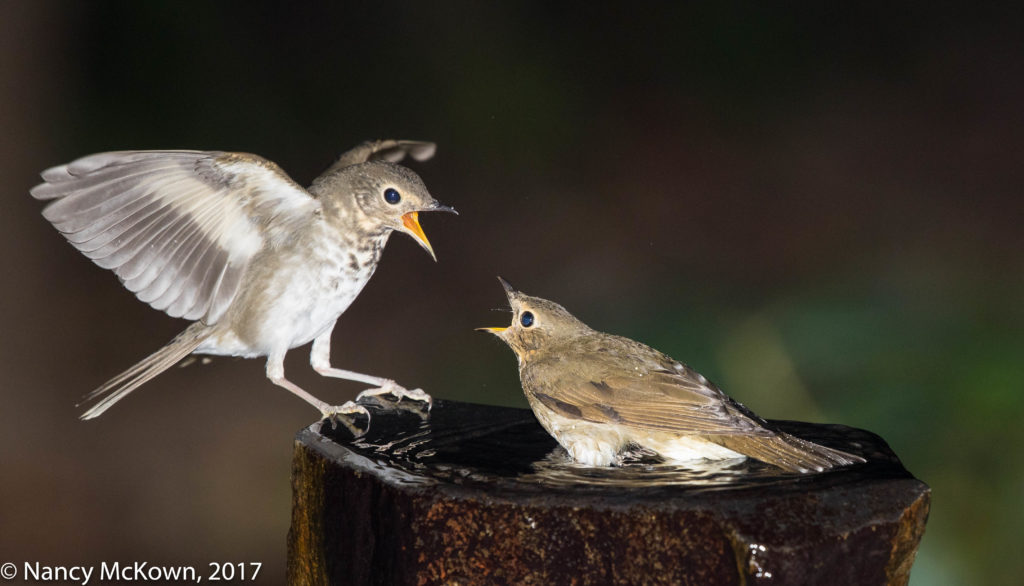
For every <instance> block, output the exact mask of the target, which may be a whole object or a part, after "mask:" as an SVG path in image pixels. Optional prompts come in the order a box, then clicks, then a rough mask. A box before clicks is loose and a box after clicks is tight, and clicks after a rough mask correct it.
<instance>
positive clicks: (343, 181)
mask: <svg viewBox="0 0 1024 586" xmlns="http://www.w3.org/2000/svg"><path fill="white" fill-rule="evenodd" d="M309 192H310V193H312V194H313V195H314V196H315V197H316V198H317V199H319V200H320V201H321V203H322V205H323V208H324V213H325V214H326V215H327V216H328V217H330V216H331V215H332V214H333V215H346V214H349V213H351V212H353V211H354V212H355V213H356V216H357V217H356V220H357V221H358V223H359V225H360V226H362V227H363V228H364V229H366V230H367V231H369V232H371V233H372V232H379V233H384V234H386V233H389V232H391V231H392V230H395V231H398V232H404V233H406V234H408V235H410V236H412V237H413V238H414V239H415V240H416V241H417V242H419V244H420V246H422V247H423V248H424V249H426V251H427V252H428V253H430V256H431V257H432V258H433V259H434V260H437V256H435V255H434V249H433V248H432V247H431V246H430V241H429V240H427V236H426V234H424V233H423V228H421V227H420V222H419V212H451V213H457V212H456V211H455V210H454V209H453V208H450V207H448V206H445V205H441V204H440V203H439V202H438V201H437V200H436V199H434V197H433V196H431V195H430V192H429V191H427V186H426V185H424V184H423V180H422V179H420V177H419V175H417V174H416V173H414V172H413V171H412V170H411V169H409V168H407V167H403V166H401V165H396V164H395V163H390V162H387V161H381V160H370V161H366V162H364V163H358V164H355V165H349V166H347V167H341V168H336V167H332V168H331V169H329V170H328V171H327V172H326V173H324V174H323V175H321V176H320V177H318V178H317V179H316V180H315V181H313V185H311V186H310V188H309ZM353 204H354V205H353Z"/></svg>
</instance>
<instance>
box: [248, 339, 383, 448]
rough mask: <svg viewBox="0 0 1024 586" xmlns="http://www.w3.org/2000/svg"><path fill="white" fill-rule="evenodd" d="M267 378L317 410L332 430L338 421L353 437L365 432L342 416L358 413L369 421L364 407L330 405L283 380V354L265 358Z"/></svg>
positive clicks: (350, 402) (349, 403) (349, 404)
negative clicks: (328, 422)
mask: <svg viewBox="0 0 1024 586" xmlns="http://www.w3.org/2000/svg"><path fill="white" fill-rule="evenodd" d="M267 378H269V379H270V382H272V383H274V384H275V385H277V386H279V387H283V388H285V389H288V390H289V391H290V392H291V393H292V394H294V395H295V396H297V397H299V398H300V399H302V400H304V401H306V402H307V403H309V404H310V405H312V406H314V407H316V408H317V409H319V410H320V414H321V415H322V416H323V418H324V419H326V420H328V421H330V422H331V428H332V429H334V428H336V427H337V424H338V422H339V421H340V422H341V423H342V425H344V426H345V427H346V428H348V430H349V431H351V432H352V434H353V435H355V436H360V435H363V433H365V430H360V429H359V428H357V427H356V426H355V425H354V424H353V423H352V422H351V421H349V418H348V417H344V416H345V415H350V414H354V413H358V414H360V415H363V416H365V417H366V418H367V420H369V418H370V412H369V411H367V410H366V407H363V406H362V405H357V404H356V403H355V402H353V401H347V402H346V403H345V404H344V405H330V404H328V403H325V402H323V401H321V400H320V399H317V398H316V397H314V396H313V395H311V394H309V393H307V392H306V391H304V390H303V389H302V387H300V386H299V385H297V384H295V383H293V382H292V381H290V380H288V379H286V378H284V354H280V355H272V356H269V357H267Z"/></svg>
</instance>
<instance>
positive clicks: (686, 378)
mask: <svg viewBox="0 0 1024 586" xmlns="http://www.w3.org/2000/svg"><path fill="white" fill-rule="evenodd" d="M620 340H622V341H624V342H629V343H630V345H629V346H627V348H629V350H627V351H626V352H622V353H618V352H615V351H614V350H612V349H609V348H592V349H588V350H587V351H581V349H579V348H578V349H576V351H574V352H572V353H571V356H572V360H571V362H570V361H568V360H565V361H563V360H561V359H560V357H559V356H558V353H552V355H553V356H554V358H549V359H542V360H539V361H531V362H528V363H527V364H526V365H525V366H524V368H523V371H522V376H523V386H524V387H526V388H528V392H530V393H531V394H532V395H533V396H534V398H535V399H537V400H538V401H540V402H541V403H543V404H544V405H545V406H547V407H548V408H549V409H552V410H553V411H555V412H556V413H558V414H560V415H562V416H565V417H568V418H570V419H581V420H585V421H590V422H595V423H614V424H618V425H626V426H629V427H636V428H645V429H660V430H664V431H670V432H675V433H681V434H695V435H717V434H733V435H735V434H751V435H761V434H767V435H771V434H772V433H773V432H771V431H769V430H768V429H766V428H765V427H764V426H763V425H764V421H763V420H761V419H760V418H759V417H757V416H756V415H754V414H753V413H751V412H750V411H749V410H748V409H746V408H745V407H744V406H743V405H741V404H739V403H736V402H735V401H733V400H732V399H730V398H729V397H728V396H726V395H725V394H724V393H723V392H722V391H721V390H719V389H718V387H716V386H715V385H714V384H712V383H711V382H709V381H708V380H707V379H705V378H704V377H703V376H701V375H700V374H698V373H697V372H696V371H694V370H693V369H691V368H689V367H688V366H686V365H685V364H682V363H680V362H677V361H675V360H672V359H671V358H669V357H668V356H665V355H664V354H661V353H659V352H656V351H655V350H653V349H651V348H649V347H647V346H643V345H642V344H639V343H638V342H634V341H632V340H626V339H625V338H620ZM632 345H636V348H632ZM609 352H612V353H614V354H615V356H614V357H613V358H614V359H613V360H608V358H609V355H608V353H609ZM609 364H611V365H612V366H609ZM542 381H543V382H542Z"/></svg>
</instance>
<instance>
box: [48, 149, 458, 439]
mask: <svg viewBox="0 0 1024 586" xmlns="http://www.w3.org/2000/svg"><path fill="white" fill-rule="evenodd" d="M434 150H435V146H434V144H433V143H427V142H416V141H396V140H383V141H371V142H366V143H363V144H361V145H359V146H358V147H356V148H354V149H352V150H350V151H348V152H346V153H344V154H342V155H341V157H340V158H339V159H338V160H337V162H335V163H334V164H333V165H332V166H331V167H330V168H328V169H327V170H326V171H325V172H324V173H323V174H322V175H320V176H319V177H317V178H316V179H315V180H314V181H313V183H312V185H311V186H310V187H309V188H308V189H303V188H302V187H301V186H299V184H297V183H296V182H295V181H293V180H292V179H291V178H290V177H288V175H287V174H285V173H284V171H282V170H281V169H280V167H278V166H277V165H276V164H274V163H272V162H271V161H268V160H266V159H263V158H261V157H258V156H256V155H251V154H246V153H232V152H220V151H184V150H182V151H122V152H110V153H100V154H95V155H89V156H87V157H83V158H80V159H78V160H76V161H73V162H71V163H68V164H66V165H60V166H57V167H53V168H50V169H47V170H46V171H43V173H42V178H43V180H44V183H41V184H40V185H37V186H36V187H34V188H33V189H32V190H31V193H32V195H33V196H34V197H35V198H36V199H40V200H53V201H52V203H50V204H49V205H47V206H46V208H45V209H44V210H43V216H44V217H45V218H46V219H47V220H49V221H50V222H51V223H52V224H53V225H54V227H56V228H57V230H59V231H60V232H61V233H62V234H63V235H64V237H65V238H67V240H68V241H69V242H70V243H71V244H72V245H73V246H74V247H75V248H77V249H78V250H79V251H81V252H82V253H83V254H85V256H87V257H89V258H90V259H92V260H93V262H95V263H96V264H98V265H99V266H101V267H103V268H106V269H111V270H113V271H114V272H115V273H116V274H117V276H118V278H120V280H121V282H122V284H124V286H125V287H127V288H128V289H129V290H131V291H132V292H133V293H135V295H136V297H138V298H139V299H140V300H141V301H144V302H146V303H148V304H149V305H151V306H152V307H153V308H155V309H159V310H161V311H164V312H166V313H167V314H168V315H170V316H172V317H181V318H185V319H188V320H194V322H195V323H193V324H192V325H190V326H189V327H187V328H186V329H185V331H183V332H182V333H181V334H180V335H178V336H177V337H176V338H174V340H172V341H171V342H170V343H169V344H167V345H166V346H164V347H163V348H161V349H160V350H158V351H157V352H155V353H154V354H152V355H150V356H149V357H147V358H145V359H144V360H142V361H141V362H139V363H138V364H136V365H135V366H133V367H131V368H130V369H128V370H126V371H125V372H123V373H121V374H120V375H118V376H116V377H115V378H113V379H111V380H110V381H108V382H106V383H105V384H103V385H102V386H100V387H99V388H97V389H96V390H94V391H93V392H92V393H90V394H89V395H87V397H86V402H88V401H95V403H94V404H93V405H92V406H91V408H89V409H88V410H87V411H86V412H85V413H84V414H83V415H82V419H92V418H94V417H97V416H99V415H101V414H102V413H103V412H105V411H106V410H107V409H109V408H110V407H111V406H113V405H114V404H115V403H117V402H118V401H119V400H121V399H123V398H124V397H125V396H126V395H128V393H131V392H132V391H133V390H135V389H137V388H138V387H139V386H140V385H142V384H143V383H145V382H146V381H148V380H150V379H152V378H153V377H155V376H156V375H158V374H160V373H161V372H163V371H164V370H166V369H167V368H169V367H171V366H172V365H174V364H175V363H177V362H179V361H180V360H182V359H183V358H185V357H186V356H188V355H189V354H193V353H194V354H215V355H229V356H242V357H246V358H255V357H261V356H265V357H266V358H267V363H266V371H267V377H268V378H269V379H270V380H271V381H272V382H273V383H275V384H277V385H279V386H281V387H284V388H285V389H288V390H289V391H291V392H292V393H294V394H295V395H297V396H299V397H300V398H302V399H304V400H305V401H307V402H309V403H310V404H311V405H313V406H314V407H316V408H317V409H318V410H319V411H320V413H321V414H322V415H323V417H325V418H330V419H331V420H332V421H336V420H337V419H338V418H339V416H340V415H343V414H353V413H360V414H363V415H364V416H366V417H369V413H368V412H367V410H366V409H365V408H364V407H362V406H361V405H358V404H356V403H355V402H353V401H348V402H346V403H345V404H343V405H340V406H335V405H330V404H328V403H326V402H324V401H321V400H319V399H317V398H316V397H314V396H313V395H311V394H309V393H308V392H306V391H305V390H303V389H301V388H300V387H299V386H297V385H296V384H294V383H292V382H291V381H289V380H288V379H286V378H285V374H284V356H285V353H287V352H288V350H290V349H292V348H295V347H297V346H301V345H303V344H306V343H308V342H310V341H312V342H313V346H312V351H311V353H310V363H311V365H312V366H313V368H314V369H315V370H316V371H317V372H318V373H320V374H321V375H323V376H328V377H335V378H341V379H347V380H352V381H357V382H361V383H365V384H368V385H373V387H374V388H372V389H367V390H366V391H364V392H363V393H361V394H360V395H359V397H358V399H363V398H366V397H371V396H376V395H382V394H388V393H390V394H392V395H394V396H395V397H396V398H397V399H398V400H399V401H401V399H403V398H409V399H413V400H417V401H423V402H425V403H426V405H427V407H428V408H429V405H430V396H429V395H427V394H426V393H425V392H423V391H422V390H420V389H413V390H407V389H405V388H404V387H401V386H399V385H398V384H396V383H395V382H394V381H392V380H390V379H386V378H382V377H377V376H370V375H366V374H360V373H357V372H352V371H348V370H341V369H339V368H335V367H333V366H332V365H331V361H330V347H331V333H332V332H333V330H334V325H335V322H336V320H337V319H338V317H339V316H340V315H341V314H342V313H343V312H344V311H345V310H346V309H347V308H348V307H349V305H350V304H351V303H352V301H353V300H355V298H356V296H357V295H359V292H360V291H361V290H362V288H363V286H364V285H366V283H367V281H368V280H369V279H370V277H371V276H372V275H373V272H374V270H375V269H376V268H377V263H378V262H379V261H380V258H381V253H382V251H383V249H384V245H385V244H386V243H387V241H388V237H389V236H390V235H391V234H392V232H396V231H397V232H404V233H406V234H408V235H410V236H412V237H413V238H414V239H415V240H416V241H417V242H418V243H419V244H420V245H421V246H422V247H423V248H424V249H426V251H427V252H428V253H429V254H430V256H431V257H432V258H434V260H435V261H436V260H437V258H436V256H435V255H434V251H433V248H432V247H431V246H430V242H429V241H428V240H427V237H426V235H425V234H424V233H423V229H422V228H421V227H420V223H419V216H418V214H419V212H428V211H446V212H454V211H455V210H453V209H452V208H450V207H447V206H443V205H441V204H439V203H438V202H437V201H436V200H435V199H434V198H433V197H432V196H431V195H430V193H429V192H428V191H427V188H426V186H425V185H424V184H423V181H422V180H421V179H420V177H419V176H418V175H416V174H415V173H414V172H413V171H411V170H409V169H408V168H406V167H403V166H400V165H398V164H397V163H398V162H399V161H401V160H402V159H403V158H404V157H405V156H406V155H408V156H410V157H411V158H413V159H415V160H421V161H422V160H426V159H429V158H430V157H431V156H433V154H434ZM358 399H357V400H358Z"/></svg>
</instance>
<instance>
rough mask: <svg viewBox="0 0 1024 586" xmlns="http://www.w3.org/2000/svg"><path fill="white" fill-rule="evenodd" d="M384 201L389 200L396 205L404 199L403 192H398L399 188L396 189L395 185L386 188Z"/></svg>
mask: <svg viewBox="0 0 1024 586" xmlns="http://www.w3.org/2000/svg"><path fill="white" fill-rule="evenodd" d="M384 201H386V202H388V203H389V204H391V205H395V204H396V203H398V202H400V201H402V194H400V193H398V190H397V189H395V188H394V187H389V188H387V189H385V190H384Z"/></svg>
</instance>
